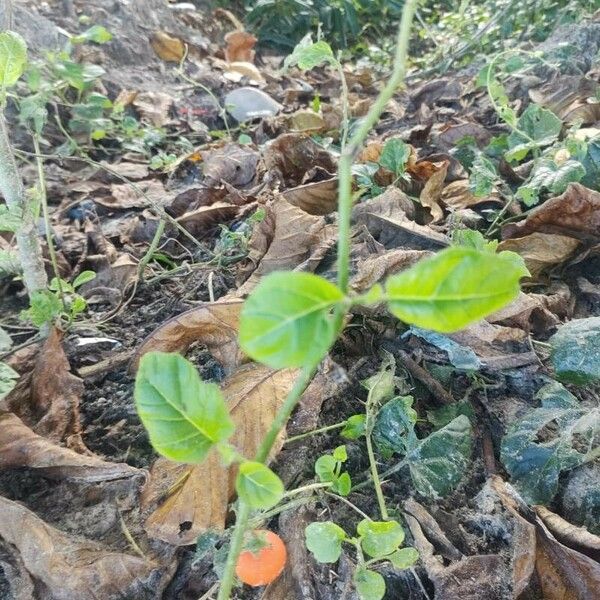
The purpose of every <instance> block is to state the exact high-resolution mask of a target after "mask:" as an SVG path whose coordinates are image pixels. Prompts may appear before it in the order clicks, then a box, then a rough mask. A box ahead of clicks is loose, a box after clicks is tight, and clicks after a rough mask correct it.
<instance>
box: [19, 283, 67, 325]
mask: <svg viewBox="0 0 600 600" xmlns="http://www.w3.org/2000/svg"><path fill="white" fill-rule="evenodd" d="M62 310H63V305H62V302H61V301H60V298H59V297H58V295H56V294H53V293H52V292H49V291H47V290H42V291H39V292H33V294H31V296H30V298H29V308H28V309H27V310H24V311H23V312H22V313H21V314H22V316H23V317H24V318H25V319H28V320H29V321H31V322H32V323H33V324H34V325H35V326H36V327H41V326H42V325H45V324H46V323H52V322H53V321H54V320H55V319H56V318H57V317H58V316H59V315H60V314H61V313H62Z"/></svg>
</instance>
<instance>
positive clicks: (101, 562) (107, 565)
mask: <svg viewBox="0 0 600 600" xmlns="http://www.w3.org/2000/svg"><path fill="white" fill-rule="evenodd" d="M0 538H2V539H3V540H4V541H5V542H7V543H8V544H12V545H13V546H14V547H15V548H16V550H17V551H18V552H19V555H20V559H21V561H22V562H23V565H24V567H25V569H26V570H27V572H28V573H29V574H30V575H31V577H32V578H33V579H34V580H35V581H36V582H37V583H38V586H40V587H42V589H44V590H47V591H46V592H43V597H48V598H52V599H53V600H74V599H75V598H98V599H100V598H102V600H121V599H123V598H136V599H139V600H158V599H159V598H161V597H162V592H163V590H164V588H165V587H166V584H167V583H168V582H169V579H170V578H171V576H172V575H173V572H174V568H175V566H176V565H175V563H173V564H171V565H161V564H160V563H158V562H157V561H152V560H148V559H145V558H141V557H139V556H132V555H130V554H124V553H122V552H116V551H113V550H110V549H109V548H107V547H105V546H103V545H101V544H98V543H96V542H92V541H87V540H81V539H75V538H73V537H71V536H69V535H67V534H65V533H63V532H62V531H59V530H58V529H55V528H54V527H51V526H50V525H48V524H47V523H45V522H44V521H42V520H41V519H40V518H39V517H37V516H36V515H35V514H34V513H32V512H31V511H30V510H28V509H27V508H25V507H24V506H22V505H21V504H18V503H17V502H12V501H11V500H7V499H6V498H1V497H0ZM38 586H36V587H38ZM40 597H42V596H40Z"/></svg>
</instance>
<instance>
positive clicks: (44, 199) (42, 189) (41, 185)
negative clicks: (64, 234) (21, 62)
mask: <svg viewBox="0 0 600 600" xmlns="http://www.w3.org/2000/svg"><path fill="white" fill-rule="evenodd" d="M31 139H32V140H33V148H34V149H35V153H36V155H39V154H40V138H39V135H38V134H37V133H33V134H32V135H31ZM35 164H36V167H37V174H38V190H39V194H40V203H41V205H42V215H43V217H44V230H45V232H46V243H47V244H48V254H49V255H50V263H51V264H52V271H53V272H54V277H56V283H57V287H58V295H59V296H60V301H61V302H62V305H63V309H64V311H65V313H67V314H69V306H68V305H67V300H66V298H65V292H64V290H63V286H62V282H61V279H60V271H59V270H58V259H57V257H56V249H55V248H54V241H53V240H52V227H51V226H50V214H49V213H48V194H47V192H46V177H45V175H44V163H43V161H42V159H41V158H40V157H39V156H36V158H35Z"/></svg>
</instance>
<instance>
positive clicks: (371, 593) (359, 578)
mask: <svg viewBox="0 0 600 600" xmlns="http://www.w3.org/2000/svg"><path fill="white" fill-rule="evenodd" d="M353 579H354V586H355V587H356V591H357V593H358V597H359V598H360V600H381V599H382V598H383V597H384V596H385V579H384V578H383V577H382V576H381V575H380V574H379V573H377V572H375V571H371V570H370V569H367V568H365V567H357V569H356V571H354V578H353Z"/></svg>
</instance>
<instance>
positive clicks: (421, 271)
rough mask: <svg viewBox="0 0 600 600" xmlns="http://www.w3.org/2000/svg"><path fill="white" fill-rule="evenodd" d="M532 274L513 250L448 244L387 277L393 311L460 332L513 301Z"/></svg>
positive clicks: (422, 324) (429, 325) (423, 323)
mask: <svg viewBox="0 0 600 600" xmlns="http://www.w3.org/2000/svg"><path fill="white" fill-rule="evenodd" d="M528 274H529V273H528V271H527V269H526V268H525V265H524V263H523V261H522V259H520V258H519V257H518V255H516V254H514V253H512V252H501V253H500V254H492V253H490V252H487V251H477V250H473V249H470V248H459V247H454V248H448V249H446V250H442V251H441V252H439V253H438V254H437V255H436V256H434V257H432V258H429V259H426V260H423V261H421V262H420V263H418V264H417V265H415V266H414V267H412V268H411V269H408V270H407V271H404V272H402V273H400V274H398V275H394V276H393V277H390V278H389V279H388V280H387V282H386V292H387V297H388V301H389V309H390V312H392V313H393V314H394V315H395V316H396V317H398V318H399V319H402V320H403V321H405V322H406V323H411V324H414V325H417V326H419V327H422V328H424V329H431V330H434V331H440V332H442V333H447V332H452V331H456V330H458V329H460V328H461V327H465V326H466V325H468V324H469V323H472V322H473V321H477V320H479V319H482V318H483V317H485V316H487V315H489V314H491V313H493V312H495V311H496V310H499V309H500V308H502V307H503V306H505V305H506V304H508V303H509V302H511V301H512V300H514V298H516V296H517V295H518V293H519V280H520V279H521V277H524V276H526V275H528Z"/></svg>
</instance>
